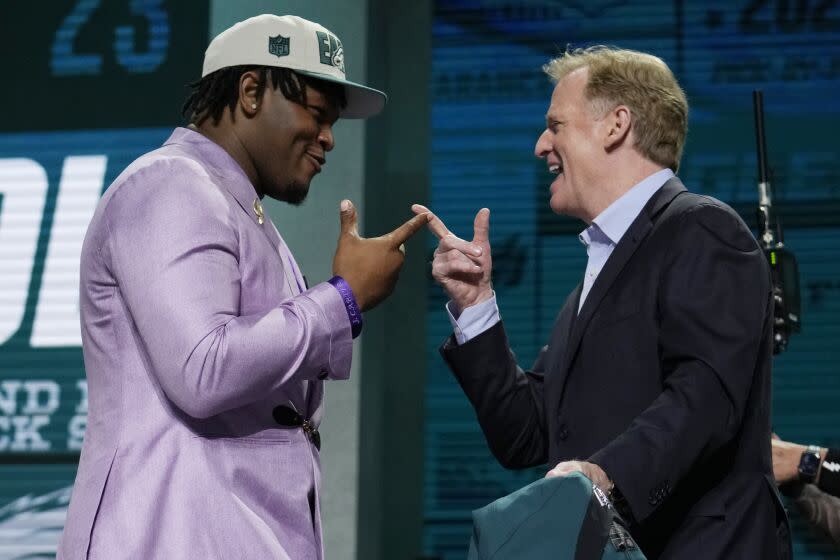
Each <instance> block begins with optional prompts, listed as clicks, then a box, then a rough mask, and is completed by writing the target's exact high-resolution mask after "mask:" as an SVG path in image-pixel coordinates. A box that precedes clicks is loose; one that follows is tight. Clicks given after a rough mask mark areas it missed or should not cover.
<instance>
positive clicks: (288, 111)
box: [246, 85, 339, 204]
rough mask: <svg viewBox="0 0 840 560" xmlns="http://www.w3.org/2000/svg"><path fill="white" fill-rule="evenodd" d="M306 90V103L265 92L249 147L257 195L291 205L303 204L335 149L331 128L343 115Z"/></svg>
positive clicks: (277, 91)
mask: <svg viewBox="0 0 840 560" xmlns="http://www.w3.org/2000/svg"><path fill="white" fill-rule="evenodd" d="M303 87H305V88H306V95H305V99H306V104H305V105H302V104H300V103H297V102H295V101H292V100H289V99H287V98H286V97H285V96H284V95H283V93H282V92H281V91H280V89H274V88H272V87H271V86H269V87H267V88H266V89H265V92H264V94H263V96H262V99H261V100H260V102H259V104H260V107H259V111H257V112H256V114H255V115H254V118H253V122H252V125H251V134H249V135H248V141H247V146H246V149H247V151H248V154H249V156H250V158H251V161H252V162H253V165H254V169H255V171H256V174H257V180H258V183H259V184H258V186H257V188H258V191H260V193H261V194H264V195H267V196H270V197H271V198H275V199H277V200H282V201H284V202H288V203H290V204H300V203H301V202H303V201H304V199H305V198H306V195H307V194H308V193H309V184H310V182H311V181H312V178H313V177H314V176H315V175H316V174H318V173H320V172H321V168H322V167H323V165H324V164H325V163H326V154H327V152H329V151H330V150H332V149H333V147H334V146H335V139H334V138H333V131H332V127H333V125H334V124H335V122H336V120H338V114H339V107H338V104H337V103H336V102H335V101H334V100H331V99H330V97H328V96H327V95H325V94H324V93H323V92H321V91H319V90H318V89H316V88H313V87H311V86H307V85H304V86H303Z"/></svg>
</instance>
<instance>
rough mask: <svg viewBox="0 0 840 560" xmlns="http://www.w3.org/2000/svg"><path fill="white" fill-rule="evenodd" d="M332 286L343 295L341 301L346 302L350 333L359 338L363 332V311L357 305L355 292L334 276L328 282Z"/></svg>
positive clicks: (342, 280) (338, 277) (339, 277)
mask: <svg viewBox="0 0 840 560" xmlns="http://www.w3.org/2000/svg"><path fill="white" fill-rule="evenodd" d="M327 282H329V283H330V284H332V285H333V286H334V287H335V289H336V290H338V293H339V294H341V301H343V302H344V307H346V308H347V318H348V319H350V332H351V333H352V334H353V338H356V337H357V336H359V334H360V333H361V332H362V310H361V309H359V305H358V304H357V303H356V298H355V297H354V296H353V290H351V289H350V285H349V284H348V283H347V282H346V281H345V280H344V278H342V277H341V276H333V277H332V278H330V279H329V280H327Z"/></svg>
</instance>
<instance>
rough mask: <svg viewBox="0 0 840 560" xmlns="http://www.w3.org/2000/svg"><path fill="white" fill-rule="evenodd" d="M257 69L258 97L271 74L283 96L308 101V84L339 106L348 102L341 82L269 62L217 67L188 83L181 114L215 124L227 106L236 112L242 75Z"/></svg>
mask: <svg viewBox="0 0 840 560" xmlns="http://www.w3.org/2000/svg"><path fill="white" fill-rule="evenodd" d="M252 70H253V71H256V72H257V75H258V83H257V92H256V94H257V99H261V98H262V96H263V93H264V92H265V88H266V86H267V85H268V78H269V77H270V79H271V85H272V86H273V88H274V89H280V91H281V92H282V93H283V96H284V97H285V98H286V99H288V100H289V101H293V102H295V103H297V104H299V105H304V106H305V105H306V88H307V87H311V88H313V89H316V90H318V91H320V92H321V93H323V94H324V95H325V96H326V97H327V99H328V100H329V101H330V102H334V103H336V105H338V107H340V108H342V109H343V108H344V107H346V106H347V98H346V95H345V93H344V88H343V87H342V86H341V85H340V84H336V83H332V82H325V81H322V80H316V79H311V78H308V77H307V76H303V75H301V74H298V73H296V72H294V71H293V70H290V69H288V68H275V67H272V68H268V67H267V66H229V67H227V68H222V69H220V70H216V71H215V72H213V73H211V74H208V75H207V76H204V77H203V78H201V79H200V80H198V81H195V82H193V83H191V84H189V87H190V88H191V89H192V92H191V93H190V96H189V97H187V100H186V101H185V102H184V106H183V107H182V108H181V114H182V115H183V116H184V117H185V118H186V119H187V120H188V121H189V123H190V124H194V125H200V124H201V123H203V122H204V121H205V120H207V119H208V118H211V119H212V120H213V125H214V126H215V125H217V124H219V121H220V120H221V119H222V115H223V114H224V112H225V108H228V109H230V111H231V113H233V111H234V109H235V108H236V103H237V102H238V101H239V79H240V78H241V77H242V74H244V73H245V72H250V71H252Z"/></svg>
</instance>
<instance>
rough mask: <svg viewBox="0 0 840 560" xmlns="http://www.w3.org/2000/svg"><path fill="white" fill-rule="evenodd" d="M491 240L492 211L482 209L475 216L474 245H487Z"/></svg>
mask: <svg viewBox="0 0 840 560" xmlns="http://www.w3.org/2000/svg"><path fill="white" fill-rule="evenodd" d="M489 240H490V210H489V209H488V208H482V209H481V210H479V211H478V214H476V215H475V221H474V222H473V243H482V242H484V243H486V242H487V241H489Z"/></svg>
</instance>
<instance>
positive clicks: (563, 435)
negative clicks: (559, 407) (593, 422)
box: [557, 424, 569, 441]
mask: <svg viewBox="0 0 840 560" xmlns="http://www.w3.org/2000/svg"><path fill="white" fill-rule="evenodd" d="M557 437H559V438H560V439H561V440H562V441H566V439H567V438H568V437H569V428H567V427H566V424H560V426H558V428H557Z"/></svg>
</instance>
